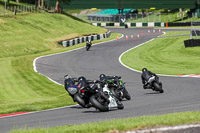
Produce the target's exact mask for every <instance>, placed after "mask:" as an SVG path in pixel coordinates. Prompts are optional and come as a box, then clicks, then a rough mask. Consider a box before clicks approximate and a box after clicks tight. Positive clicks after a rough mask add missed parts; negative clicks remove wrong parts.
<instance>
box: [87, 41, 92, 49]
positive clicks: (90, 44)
mask: <svg viewBox="0 0 200 133" xmlns="http://www.w3.org/2000/svg"><path fill="white" fill-rule="evenodd" d="M91 46H92V42H91V40H88V42H87V43H86V51H88V50H89V49H90V47H91Z"/></svg>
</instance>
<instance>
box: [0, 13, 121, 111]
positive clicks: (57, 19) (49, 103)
mask: <svg viewBox="0 0 200 133" xmlns="http://www.w3.org/2000/svg"><path fill="white" fill-rule="evenodd" d="M106 31H107V30H106V29H103V28H100V27H95V26H92V25H89V24H87V23H82V22H79V21H76V20H73V19H71V18H70V17H67V16H65V15H60V14H48V13H44V14H42V13H41V14H31V15H25V16H17V17H9V18H3V17H2V18H0V35H1V38H0V108H1V110H0V114H6V113H13V112H22V111H38V110H44V109H49V108H55V107H61V106H66V105H71V104H74V102H73V101H72V99H71V97H69V96H68V94H67V93H66V91H65V89H64V87H63V86H60V85H56V84H54V83H53V82H51V81H50V80H48V79H47V78H46V77H44V76H41V75H39V74H38V73H35V72H34V71H33V66H32V64H33V60H34V59H35V58H36V57H38V56H41V55H46V54H52V53H57V52H63V51H68V50H71V49H75V48H79V47H83V46H85V44H84V43H83V44H78V45H74V46H72V47H67V48H64V47H62V46H60V45H58V44H57V41H60V40H65V39H70V38H74V37H78V36H83V35H89V34H96V33H105V32H106ZM116 36H120V35H119V34H112V36H111V38H107V39H104V40H98V41H94V42H93V43H97V42H101V41H106V40H110V39H115V38H116Z"/></svg>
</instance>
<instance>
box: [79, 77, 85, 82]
mask: <svg viewBox="0 0 200 133" xmlns="http://www.w3.org/2000/svg"><path fill="white" fill-rule="evenodd" d="M78 81H86V78H85V77H83V76H81V77H79V78H78Z"/></svg>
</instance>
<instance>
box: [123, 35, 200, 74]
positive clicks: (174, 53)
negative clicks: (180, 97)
mask: <svg viewBox="0 0 200 133" xmlns="http://www.w3.org/2000/svg"><path fill="white" fill-rule="evenodd" d="M187 39H189V36H188V37H185V36H180V37H171V38H169V37H168V38H156V39H154V40H153V41H151V42H148V43H146V44H144V45H142V46H140V47H137V48H135V49H132V50H130V51H129V52H127V53H125V54H124V55H123V56H122V62H123V63H124V64H125V65H127V66H129V67H131V68H133V69H136V70H139V71H141V70H142V68H144V67H146V68H148V69H149V70H151V71H152V72H155V73H159V74H169V75H185V74H200V71H199V70H200V67H199V66H200V55H199V52H200V47H191V48H185V47H184V42H183V41H184V40H187ZM144 51H145V52H144Z"/></svg>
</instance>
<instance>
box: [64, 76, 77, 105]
mask: <svg viewBox="0 0 200 133" xmlns="http://www.w3.org/2000/svg"><path fill="white" fill-rule="evenodd" d="M64 79H65V81H64V87H65V90H66V91H67V92H68V93H69V95H70V96H71V97H72V99H73V101H74V102H75V99H74V95H75V94H76V93H78V90H79V89H78V87H77V83H78V80H77V79H76V78H71V76H69V75H65V76H64Z"/></svg>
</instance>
